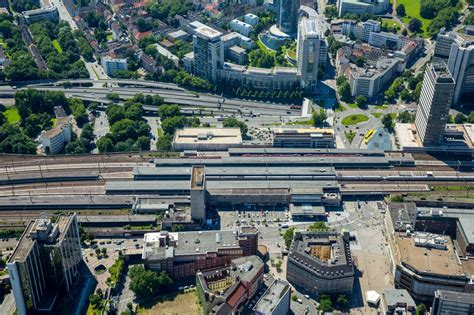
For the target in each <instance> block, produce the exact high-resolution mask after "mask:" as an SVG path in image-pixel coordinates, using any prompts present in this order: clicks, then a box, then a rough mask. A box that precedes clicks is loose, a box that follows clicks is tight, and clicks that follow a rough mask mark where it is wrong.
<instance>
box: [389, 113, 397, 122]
mask: <svg viewBox="0 0 474 315" xmlns="http://www.w3.org/2000/svg"><path fill="white" fill-rule="evenodd" d="M390 116H392V119H393V120H395V119H397V116H398V114H397V113H390Z"/></svg>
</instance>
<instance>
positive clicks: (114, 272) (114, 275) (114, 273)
mask: <svg viewBox="0 0 474 315" xmlns="http://www.w3.org/2000/svg"><path fill="white" fill-rule="evenodd" d="M123 266H124V261H123V259H120V258H119V259H117V260H116V261H115V262H114V264H113V265H112V266H110V268H109V273H110V277H109V278H108V279H107V282H108V283H109V284H111V285H112V286H114V285H115V284H116V283H117V281H118V279H119V278H120V275H121V274H122V271H123Z"/></svg>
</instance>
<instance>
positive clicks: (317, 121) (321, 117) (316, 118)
mask: <svg viewBox="0 0 474 315" xmlns="http://www.w3.org/2000/svg"><path fill="white" fill-rule="evenodd" d="M312 117H313V125H314V126H318V127H320V126H322V125H324V123H325V121H326V119H327V115H326V111H325V110H324V109H320V110H319V112H318V111H314V112H313V114H312Z"/></svg>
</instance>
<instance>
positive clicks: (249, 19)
mask: <svg viewBox="0 0 474 315" xmlns="http://www.w3.org/2000/svg"><path fill="white" fill-rule="evenodd" d="M259 21H260V19H259V18H258V16H256V15H255V14H253V13H247V14H245V15H244V22H245V23H247V24H250V25H252V26H256V25H257V24H258V22H259Z"/></svg>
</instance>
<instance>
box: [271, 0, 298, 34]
mask: <svg viewBox="0 0 474 315" xmlns="http://www.w3.org/2000/svg"><path fill="white" fill-rule="evenodd" d="M275 1H276V20H277V26H278V29H279V30H280V31H281V32H283V33H285V34H288V35H296V32H297V29H298V13H299V12H298V11H299V8H300V0H275Z"/></svg>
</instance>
